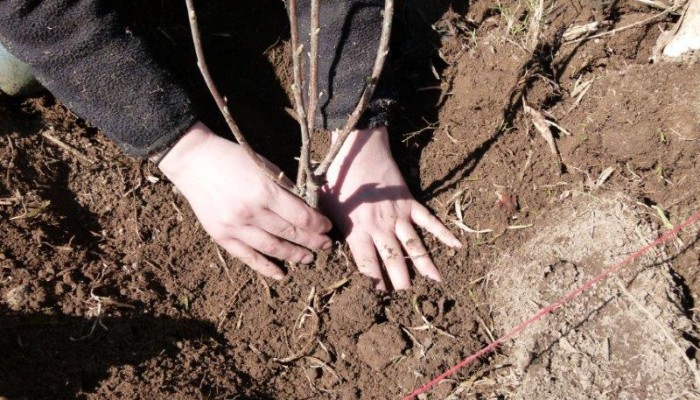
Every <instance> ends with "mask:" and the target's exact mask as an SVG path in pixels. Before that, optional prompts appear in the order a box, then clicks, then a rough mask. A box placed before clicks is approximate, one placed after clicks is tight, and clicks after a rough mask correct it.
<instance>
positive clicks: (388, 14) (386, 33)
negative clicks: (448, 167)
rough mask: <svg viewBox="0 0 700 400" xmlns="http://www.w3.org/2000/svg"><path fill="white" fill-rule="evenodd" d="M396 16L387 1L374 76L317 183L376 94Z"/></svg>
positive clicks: (318, 170)
mask: <svg viewBox="0 0 700 400" xmlns="http://www.w3.org/2000/svg"><path fill="white" fill-rule="evenodd" d="M393 15H394V0H385V2H384V23H383V25H382V36H381V38H380V40H379V48H378V49H377V58H376V59H375V61H374V68H373V69H372V76H371V77H370V78H369V81H368V82H367V86H365V90H364V92H363V93H362V96H361V97H360V101H359V102H358V103H357V106H356V107H355V110H354V111H353V112H352V114H350V118H348V121H347V122H346V123H345V126H343V129H341V130H339V132H338V136H337V139H336V140H335V142H334V143H333V145H332V146H331V148H330V150H329V151H328V153H327V154H326V157H325V158H324V159H323V161H322V162H321V164H320V165H319V166H318V168H316V170H315V171H314V174H315V175H316V181H317V182H318V181H321V182H322V181H324V180H325V175H326V173H327V172H328V168H329V167H330V165H331V163H332V162H333V160H334V159H335V158H336V157H337V156H338V153H339V152H340V149H341V147H342V146H343V143H345V140H346V139H347V138H348V136H350V133H351V132H352V131H353V129H354V128H355V125H357V122H358V121H359V120H360V117H362V114H363V113H364V112H365V110H366V109H367V106H368V105H369V102H370V100H372V95H373V94H374V89H375V88H376V87H377V82H378V81H379V77H380V76H381V74H382V70H383V69H384V64H385V62H386V57H387V55H388V54H389V39H390V38H391V27H392V22H393Z"/></svg>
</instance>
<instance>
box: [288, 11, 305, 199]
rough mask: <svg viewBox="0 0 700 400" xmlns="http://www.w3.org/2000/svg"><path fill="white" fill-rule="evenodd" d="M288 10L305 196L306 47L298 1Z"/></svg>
mask: <svg viewBox="0 0 700 400" xmlns="http://www.w3.org/2000/svg"><path fill="white" fill-rule="evenodd" d="M287 8H288V10H287V12H288V14H289V25H290V30H291V45H292V64H293V73H292V75H293V78H294V83H293V84H292V93H294V108H295V111H296V114H297V121H298V122H299V127H300V128H301V154H300V156H299V171H298V173H297V189H298V194H299V195H303V194H304V193H308V191H309V190H310V188H308V187H304V182H305V181H307V177H308V176H310V175H311V161H310V151H311V146H310V145H311V138H310V136H309V128H308V126H309V124H308V123H307V120H306V109H305V106H304V88H303V84H304V82H303V79H302V77H301V70H302V65H301V63H302V61H301V54H302V52H303V51H304V46H303V45H302V44H300V43H299V20H298V18H297V2H296V0H289V2H288V4H287Z"/></svg>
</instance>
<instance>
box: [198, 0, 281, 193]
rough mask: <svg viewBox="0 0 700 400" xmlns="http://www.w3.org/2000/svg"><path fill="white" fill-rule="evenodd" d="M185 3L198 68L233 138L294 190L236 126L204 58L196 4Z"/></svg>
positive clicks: (276, 179) (271, 175) (268, 172)
mask: <svg viewBox="0 0 700 400" xmlns="http://www.w3.org/2000/svg"><path fill="white" fill-rule="evenodd" d="M185 3H186V4H187V13H188V15H189V20H190V30H191V31H192V42H193V43H194V50H195V53H196V55H197V66H198V67H199V71H200V72H201V73H202V77H203V78H204V82H206V84H207V88H209V91H210V92H211V95H212V97H214V101H215V102H216V105H217V106H218V107H219V110H220V111H221V114H223V116H224V119H225V120H226V123H227V124H228V127H229V129H231V132H232V133H233V136H234V137H235V138H236V141H238V144H239V145H240V146H241V147H242V148H243V150H244V151H245V152H246V153H247V154H248V156H250V158H252V159H253V162H255V164H256V165H257V166H258V167H259V168H260V169H261V170H263V171H264V172H265V174H266V175H267V176H268V177H269V178H270V179H271V180H272V181H273V182H275V183H277V184H278V185H280V186H281V187H283V188H285V189H287V190H293V188H291V187H290V186H289V185H288V184H286V183H285V180H284V175H283V174H282V173H280V174H279V175H277V174H276V173H275V172H274V171H272V170H271V169H270V168H268V167H267V165H266V164H265V162H264V161H263V160H262V159H261V158H260V156H258V154H257V153H256V152H255V150H253V149H252V148H251V147H250V145H249V144H248V141H247V140H246V139H245V137H244V136H243V134H242V133H241V130H240V129H239V128H238V125H236V122H235V121H234V120H233V117H232V116H231V113H230V112H229V110H228V106H227V105H226V100H224V98H223V97H221V94H220V93H219V90H218V89H217V88H216V85H215V84H214V80H213V79H212V77H211V74H210V73H209V68H208V67H207V63H206V60H205V58H204V49H203V48H202V38H201V35H200V32H199V25H198V24H197V15H196V14H195V11H194V2H193V0H185Z"/></svg>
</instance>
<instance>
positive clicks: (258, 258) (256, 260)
mask: <svg viewBox="0 0 700 400" xmlns="http://www.w3.org/2000/svg"><path fill="white" fill-rule="evenodd" d="M221 246H222V247H223V248H224V249H225V250H226V251H228V252H229V253H230V254H231V255H232V256H234V257H236V258H237V259H239V260H241V261H243V262H244V263H245V264H246V265H247V266H249V267H250V268H252V269H253V270H254V271H257V272H258V273H259V274H261V275H264V276H267V277H269V278H273V279H277V280H282V279H284V272H282V270H281V269H279V267H278V266H276V265H275V264H273V263H272V262H271V261H270V260H268V259H267V258H266V257H264V256H263V255H262V254H260V253H258V252H257V251H255V250H253V248H252V247H250V246H248V245H247V244H245V243H243V242H241V241H239V240H237V239H228V240H224V241H223V242H222V243H221Z"/></svg>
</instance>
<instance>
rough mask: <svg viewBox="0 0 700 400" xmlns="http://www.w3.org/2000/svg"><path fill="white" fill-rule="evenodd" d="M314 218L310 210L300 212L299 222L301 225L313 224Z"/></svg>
mask: <svg viewBox="0 0 700 400" xmlns="http://www.w3.org/2000/svg"><path fill="white" fill-rule="evenodd" d="M313 221H314V218H313V216H312V215H311V213H310V212H308V211H304V212H302V213H300V214H299V216H298V218H297V222H298V223H299V225H300V226H311V225H312V224H313Z"/></svg>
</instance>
